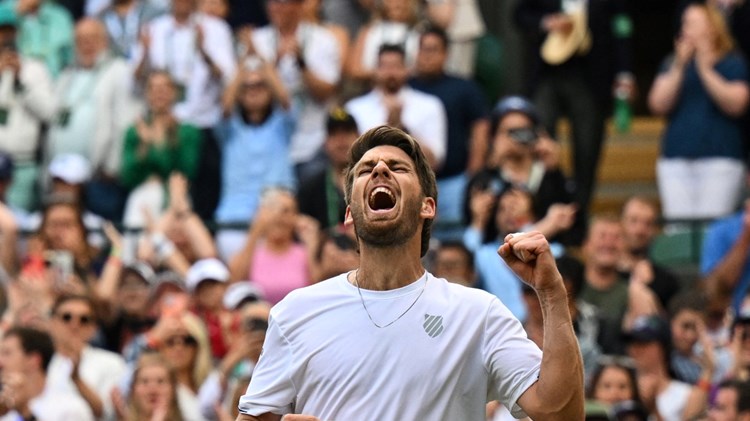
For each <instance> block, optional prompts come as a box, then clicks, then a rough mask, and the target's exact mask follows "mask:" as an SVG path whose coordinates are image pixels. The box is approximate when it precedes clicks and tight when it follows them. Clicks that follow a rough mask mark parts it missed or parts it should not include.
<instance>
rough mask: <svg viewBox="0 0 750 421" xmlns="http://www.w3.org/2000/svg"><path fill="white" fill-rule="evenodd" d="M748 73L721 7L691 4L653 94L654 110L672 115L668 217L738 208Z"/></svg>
mask: <svg viewBox="0 0 750 421" xmlns="http://www.w3.org/2000/svg"><path fill="white" fill-rule="evenodd" d="M747 78H748V68H747V63H746V61H745V60H744V58H742V56H741V55H740V54H738V53H737V52H735V51H734V41H733V40H732V38H731V35H730V34H729V31H728V30H727V26H726V22H725V21H724V18H723V16H721V14H720V13H719V11H717V10H716V9H715V8H713V7H711V6H707V5H699V4H693V5H691V6H690V7H688V8H687V9H685V12H684V13H683V15H682V31H681V34H680V37H679V38H678V39H677V41H675V51H674V54H673V55H672V56H670V57H669V58H668V59H667V60H666V61H665V62H664V64H663V65H662V68H661V72H660V74H659V76H658V77H657V78H656V80H655V81H654V84H653V86H652V87H651V92H650V93H649V98H648V99H649V101H648V102H649V107H650V108H651V111H652V112H654V113H655V114H658V115H668V116H669V124H668V125H667V129H666V131H665V133H664V136H663V140H662V150H661V157H660V158H659V161H658V163H657V181H658V184H659V194H660V196H661V203H662V209H663V213H664V216H665V217H666V218H668V219H675V218H693V219H700V218H717V217H722V216H726V215H727V214H729V213H730V212H732V210H734V209H735V206H736V205H737V202H738V200H739V197H740V193H741V190H742V186H743V181H744V176H745V165H744V163H743V160H744V158H745V151H744V145H743V137H742V123H741V117H742V116H743V114H744V112H745V111H746V109H747V106H748V101H749V100H750V90H749V89H748V83H747Z"/></svg>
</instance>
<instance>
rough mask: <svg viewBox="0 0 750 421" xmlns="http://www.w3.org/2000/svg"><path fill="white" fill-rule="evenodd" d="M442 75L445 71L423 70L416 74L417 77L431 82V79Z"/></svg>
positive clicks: (433, 79)
mask: <svg viewBox="0 0 750 421" xmlns="http://www.w3.org/2000/svg"><path fill="white" fill-rule="evenodd" d="M444 75H445V73H444V72H442V71H439V72H423V73H419V74H417V79H419V80H423V81H427V82H432V81H435V80H438V79H441V78H442V77H443V76H444Z"/></svg>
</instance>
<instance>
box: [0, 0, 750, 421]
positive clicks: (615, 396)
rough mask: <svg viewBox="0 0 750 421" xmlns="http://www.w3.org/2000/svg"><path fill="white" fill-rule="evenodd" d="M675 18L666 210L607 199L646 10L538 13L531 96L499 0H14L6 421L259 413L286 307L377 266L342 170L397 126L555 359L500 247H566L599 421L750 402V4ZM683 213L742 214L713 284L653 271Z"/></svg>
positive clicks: (508, 300) (706, 257) (548, 2)
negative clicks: (505, 73) (516, 236)
mask: <svg viewBox="0 0 750 421" xmlns="http://www.w3.org/2000/svg"><path fill="white" fill-rule="evenodd" d="M675 16H679V19H681V20H680V21H681V23H682V24H681V30H680V34H679V36H678V37H677V40H676V42H675V51H674V54H672V55H670V56H669V57H668V58H666V59H665V61H664V64H663V65H662V66H661V68H659V69H653V70H654V72H657V73H658V74H657V77H656V80H655V82H654V84H653V86H652V88H651V90H650V92H648V95H647V97H648V104H649V107H650V109H651V111H652V112H653V113H654V114H656V115H663V116H665V118H666V121H667V129H666V131H665V134H664V139H663V147H662V153H661V157H660V159H659V162H658V166H657V177H658V187H659V193H660V199H661V202H660V203H661V207H659V206H658V205H657V204H656V203H655V202H653V201H651V200H650V199H649V198H647V197H641V196H636V197H632V198H630V199H629V200H628V201H627V203H626V204H625V205H624V206H623V208H622V210H621V213H620V214H619V215H609V214H600V215H592V214H590V209H591V208H592V206H591V204H592V202H593V201H594V200H595V195H594V193H595V191H596V174H597V170H598V165H599V164H598V163H599V156H600V153H601V149H602V144H603V140H604V138H605V136H606V134H605V127H606V126H605V122H606V120H607V118H608V117H609V116H610V115H611V113H612V106H613V103H614V102H616V101H626V102H627V101H632V100H633V99H634V98H635V96H636V94H637V92H636V89H635V86H636V84H635V79H634V76H633V70H632V62H633V54H634V52H633V51H632V48H631V42H630V41H631V37H632V32H633V22H632V21H631V20H630V18H629V15H628V4H627V2H626V1H625V0H598V1H582V0H565V1H562V2H561V1H558V0H524V1H521V2H519V4H518V7H517V8H516V9H515V14H514V16H513V21H514V22H515V24H516V25H517V26H518V29H519V30H520V31H522V32H523V33H524V34H525V35H527V38H526V39H525V42H526V47H528V54H527V56H528V58H529V59H530V60H529V61H530V63H527V64H528V66H529V70H530V71H529V74H528V80H527V85H528V86H527V88H526V89H525V90H524V91H523V92H517V93H515V92H514V93H513V94H514V95H510V96H505V97H503V98H498V97H497V96H496V95H497V93H496V91H495V90H494V86H496V83H494V82H495V81H493V83H487V81H486V79H484V78H483V77H480V72H482V71H484V70H486V69H482V68H481V67H482V65H483V64H482V63H486V62H487V60H490V61H492V60H493V59H497V60H499V59H501V58H500V57H495V56H493V54H494V53H495V50H493V49H491V48H490V49H487V47H486V46H487V45H488V44H487V42H482V41H486V40H487V39H488V38H490V39H491V37H490V36H489V35H488V34H487V33H486V28H485V21H489V20H491V19H495V17H492V16H482V14H481V13H480V9H479V4H478V2H477V0H264V1H259V0H258V1H251V0H86V1H83V0H80V1H63V0H60V1H55V0H0V269H1V270H0V314H2V319H1V320H0V330H2V339H0V386H1V387H0V420H16V419H24V420H30V419H39V420H44V421H55V420H61V421H62V420H89V419H91V420H94V419H98V420H99V419H100V420H114V419H117V420H128V421H130V420H152V421H163V420H181V419H182V420H196V421H198V420H220V421H227V420H232V419H234V417H236V415H237V401H238V398H239V396H240V395H241V394H242V393H243V392H244V390H245V388H246V387H247V384H248V381H249V378H250V376H251V375H252V371H253V367H254V364H255V362H257V360H258V358H259V356H260V353H261V349H262V345H263V340H264V335H265V333H264V332H265V330H266V329H267V327H268V317H269V312H270V308H271V306H273V305H274V304H275V303H277V302H279V301H280V300H282V299H283V298H284V297H285V296H286V294H287V293H289V292H290V291H292V290H294V289H297V288H301V287H304V286H306V285H310V284H313V283H316V282H320V281H322V280H325V279H327V278H329V277H331V276H334V275H336V274H339V273H342V272H346V271H349V270H352V269H355V268H356V267H357V266H358V254H357V236H356V233H355V231H354V228H353V227H352V226H351V225H346V224H344V220H345V216H346V200H345V197H344V193H343V192H344V190H345V188H344V187H345V184H346V182H347V180H346V174H344V173H343V170H344V168H345V167H346V164H347V160H348V154H349V149H350V147H351V145H352V144H353V142H354V141H355V140H356V139H357V137H358V136H359V135H360V134H362V133H363V132H365V131H366V130H368V129H370V128H372V127H375V126H378V125H383V124H386V125H390V126H394V127H398V128H400V129H402V130H404V131H406V132H408V133H409V134H411V135H412V136H413V137H414V138H415V139H416V140H417V141H418V142H419V144H420V145H421V147H422V150H423V151H424V153H425V155H426V157H427V159H428V161H429V163H430V166H431V167H432V169H433V170H434V171H435V173H436V175H437V182H438V192H439V200H438V216H437V219H436V221H434V224H433V226H432V233H433V239H434V240H433V241H432V242H431V244H430V251H429V253H428V254H427V256H426V257H425V264H426V266H427V267H428V268H429V269H430V270H431V271H433V272H434V274H435V275H436V276H439V277H444V278H446V279H448V280H449V281H451V282H456V283H460V284H463V285H466V286H467V287H472V288H483V289H485V290H486V291H488V292H489V293H491V294H494V295H496V296H497V297H498V298H499V299H500V300H501V301H502V303H503V304H504V305H505V306H506V307H508V309H509V310H510V311H511V312H512V313H513V314H514V315H515V316H516V317H518V318H519V319H520V320H521V321H522V322H523V324H524V327H525V329H526V332H527V334H528V335H529V337H530V338H531V339H532V340H534V341H535V342H536V343H537V344H539V345H540V346H541V344H542V341H543V340H544V338H543V334H542V332H543V329H542V323H543V320H542V314H541V310H540V306H539V302H538V300H537V297H536V294H535V292H534V290H533V289H531V288H529V287H528V286H526V285H525V284H523V283H522V282H521V281H520V279H519V278H518V277H517V276H516V275H515V274H514V273H513V272H512V271H511V270H510V269H509V268H508V267H507V266H506V265H505V264H504V263H503V261H502V259H500V258H499V257H498V256H497V248H498V246H499V245H500V242H501V240H502V238H503V237H504V236H505V235H506V234H508V233H513V232H520V231H528V230H538V231H540V232H542V233H544V234H545V235H546V236H547V238H549V239H550V240H551V242H552V250H553V253H554V254H555V257H556V258H557V259H558V267H559V269H560V272H561V273H562V275H563V278H564V281H565V284H566V288H567V289H568V292H569V309H570V312H571V315H572V318H573V319H574V321H575V327H576V334H577V337H578V339H579V344H580V346H581V350H582V354H583V358H584V365H585V370H586V378H587V396H588V398H589V400H590V402H589V404H588V405H587V413H588V416H589V417H590V418H589V419H591V420H594V419H605V420H615V419H621V420H624V419H628V420H631V419H634V420H645V419H659V420H665V421H672V420H675V421H678V420H697V419H708V420H747V419H750V407H749V405H750V391H749V389H750V262H748V257H749V256H750V202H748V204H746V206H745V208H744V209H740V210H739V212H738V213H735V214H732V212H735V211H736V210H737V209H738V208H739V206H740V202H741V191H742V189H743V183H744V180H745V178H744V175H745V171H746V162H747V161H746V159H745V156H746V150H745V147H746V145H747V144H748V143H747V142H746V140H747V135H746V134H745V133H744V131H743V130H744V129H745V128H747V127H748V126H749V125H748V124H747V121H750V118H747V108H748V102H750V89H749V88H748V78H750V76H749V75H748V67H747V62H746V59H745V58H744V55H743V51H742V49H741V47H742V46H744V45H747V43H746V41H747V32H748V31H747V29H746V28H747V27H746V26H743V25H742V24H741V22H743V19H745V17H746V16H750V5H749V4H748V2H742V1H734V0H708V1H707V2H705V4H692V3H691V4H689V5H683V6H680V8H679V9H678V10H676V11H675ZM580 25H583V26H582V27H580ZM579 33H580V35H581V36H580V45H579V44H576V45H574V46H573V47H572V48H573V49H572V50H570V53H569V54H568V55H565V56H564V57H560V56H559V54H558V53H560V51H552V52H550V50H549V48H548V46H547V41H548V38H550V37H552V35H556V36H557V35H560V36H563V37H566V36H570V37H573V36H574V35H575V36H578V34H579ZM733 37H736V38H737V40H738V41H739V43H738V44H735V43H734V42H733ZM561 48H562V47H561ZM566 48H567V47H566ZM745 53H746V51H745ZM503 65H505V66H513V65H514V63H509V62H508V63H503ZM498 77H499V75H498ZM642 94H646V93H642ZM560 117H566V118H567V119H568V120H569V121H570V127H571V134H572V136H571V142H572V143H571V146H572V147H571V150H572V152H573V153H572V155H573V157H572V158H573V163H572V165H571V168H572V173H571V174H566V173H565V172H564V171H563V170H562V167H563V166H562V164H561V159H562V153H561V146H560V145H559V143H558V141H557V140H556V137H557V126H558V125H557V123H558V121H559V118H560ZM376 205H377V204H376ZM662 211H663V213H662ZM662 216H664V217H666V218H672V219H674V218H677V219H684V218H700V219H701V220H703V219H705V218H710V219H711V220H716V222H715V224H714V225H712V226H711V227H710V228H709V230H708V232H707V236H706V240H705V247H704V248H705V250H704V253H703V255H702V262H701V277H700V279H699V280H698V281H697V282H691V281H684V280H681V279H679V278H678V277H677V276H676V275H675V274H674V273H672V272H670V270H669V269H668V268H665V267H662V266H660V265H659V264H657V263H656V262H655V261H654V260H653V259H652V258H651V256H650V248H651V245H652V244H653V242H654V240H655V238H656V236H657V235H658V234H659V221H660V220H661V217H662ZM384 358H387V357H384ZM649 414H650V416H651V417H653V418H648V416H649ZM487 416H488V419H491V420H506V419H510V418H508V417H510V415H509V413H508V411H507V409H505V408H502V407H498V405H497V404H495V403H491V404H490V405H488V408H487ZM597 417H599V418H597ZM628 417H629V418H628Z"/></svg>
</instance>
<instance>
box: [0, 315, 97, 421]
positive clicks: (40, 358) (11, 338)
mask: <svg viewBox="0 0 750 421" xmlns="http://www.w3.org/2000/svg"><path fill="white" fill-rule="evenodd" d="M54 351H55V348H54V345H53V344H52V339H51V338H50V336H49V335H48V334H47V333H46V332H42V331H40V330H36V329H32V328H26V327H14V328H11V329H9V330H8V331H6V332H5V333H4V335H3V339H2V341H0V372H1V373H2V376H0V379H1V380H2V388H1V389H2V392H0V421H17V420H44V421H70V420H76V421H93V420H94V417H93V415H92V414H91V410H90V409H89V407H88V405H86V403H85V402H84V401H83V400H82V399H81V398H80V397H78V396H77V395H74V394H71V393H67V392H63V391H58V390H53V389H52V388H50V387H48V386H47V384H46V383H47V373H46V372H47V367H48V366H49V363H50V360H51V359H52V354H53V353H54Z"/></svg>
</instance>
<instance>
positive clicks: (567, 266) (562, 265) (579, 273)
mask: <svg viewBox="0 0 750 421" xmlns="http://www.w3.org/2000/svg"><path fill="white" fill-rule="evenodd" d="M556 263H557V270H558V271H559V272H560V275H561V276H562V277H563V279H564V280H567V281H568V282H570V286H571V289H572V291H568V293H569V294H570V295H571V297H573V298H578V294H580V292H581V290H582V289H583V285H584V283H585V282H586V281H585V276H584V268H583V263H581V261H580V260H578V259H576V258H575V257H572V256H560V257H558V258H557V260H556Z"/></svg>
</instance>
